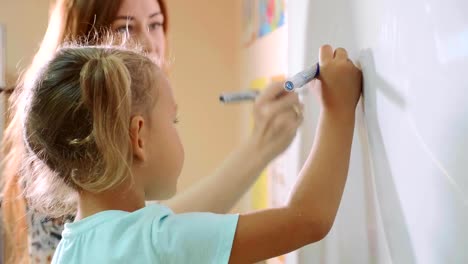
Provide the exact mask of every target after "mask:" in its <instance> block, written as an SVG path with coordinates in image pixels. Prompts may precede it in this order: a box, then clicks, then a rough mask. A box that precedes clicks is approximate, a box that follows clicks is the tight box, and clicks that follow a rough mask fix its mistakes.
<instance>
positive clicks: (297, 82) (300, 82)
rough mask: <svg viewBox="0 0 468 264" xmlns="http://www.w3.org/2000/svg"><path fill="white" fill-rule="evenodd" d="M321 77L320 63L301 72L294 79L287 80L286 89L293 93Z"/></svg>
mask: <svg viewBox="0 0 468 264" xmlns="http://www.w3.org/2000/svg"><path fill="white" fill-rule="evenodd" d="M319 75H320V66H319V64H318V63H316V64H314V66H312V67H310V68H309V69H306V70H304V71H301V72H300V73H298V74H296V75H294V76H293V77H291V78H289V79H288V80H286V82H285V83H284V89H285V90H286V91H288V92H292V91H294V90H296V89H298V88H301V87H302V86H304V85H306V84H307V83H309V82H310V81H312V80H313V79H315V78H317V77H318V76H319Z"/></svg>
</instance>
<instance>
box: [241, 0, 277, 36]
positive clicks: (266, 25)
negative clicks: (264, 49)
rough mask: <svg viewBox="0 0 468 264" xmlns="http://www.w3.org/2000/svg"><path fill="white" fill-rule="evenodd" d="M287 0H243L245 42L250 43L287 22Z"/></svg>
mask: <svg viewBox="0 0 468 264" xmlns="http://www.w3.org/2000/svg"><path fill="white" fill-rule="evenodd" d="M285 15H286V3H285V0H244V1H243V16H242V28H243V43H244V44H245V45H250V44H251V43H253V42H254V41H255V40H256V39H258V38H261V37H264V36H266V35H268V34H269V33H271V32H273V31H275V30H276V29H278V28H280V27H281V26H284V25H285V23H286V17H285Z"/></svg>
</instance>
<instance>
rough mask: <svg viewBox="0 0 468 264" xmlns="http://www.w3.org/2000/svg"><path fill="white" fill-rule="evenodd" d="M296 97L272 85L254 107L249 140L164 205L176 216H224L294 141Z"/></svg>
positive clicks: (297, 117) (296, 122)
mask: <svg viewBox="0 0 468 264" xmlns="http://www.w3.org/2000/svg"><path fill="white" fill-rule="evenodd" d="M294 108H296V109H302V105H301V104H300V102H299V98H298V96H297V94H295V93H285V92H284V89H283V85H282V84H281V83H274V84H272V85H270V87H268V88H267V89H266V91H265V92H264V93H262V94H261V95H260V97H259V98H258V100H257V101H256V103H255V106H254V118H255V127H254V130H253V133H252V135H251V136H250V138H249V140H248V141H247V142H246V143H244V144H243V145H241V146H240V147H238V148H237V149H236V150H234V151H233V152H232V153H231V154H230V155H229V156H228V158H227V159H226V160H225V161H224V162H223V164H222V165H221V166H220V167H219V168H218V169H217V170H216V171H215V173H214V174H212V175H210V176H208V177H206V178H204V179H202V180H200V181H199V182H197V183H196V184H194V185H193V186H192V187H191V188H189V189H188V190H186V191H184V192H182V193H180V194H177V195H176V196H175V197H174V198H172V199H170V200H168V201H166V202H164V203H165V204H166V205H168V206H169V207H170V208H172V209H173V210H174V211H175V212H177V213H184V212H214V213H226V212H228V211H229V210H230V209H231V208H232V207H233V206H234V205H235V203H236V202H237V201H238V200H239V199H240V198H241V197H242V195H243V194H244V193H245V192H246V191H247V190H248V189H249V188H250V186H251V185H252V184H253V183H254V182H255V180H256V179H257V177H258V176H259V175H260V173H261V171H262V170H263V169H264V168H265V167H266V166H267V165H268V163H269V162H270V161H271V160H272V159H273V158H275V157H276V156H277V155H278V154H280V153H281V152H283V151H284V150H285V149H286V148H287V147H288V146H289V144H290V143H291V141H292V140H293V138H294V136H295V134H296V130H297V128H298V127H299V125H300V124H301V122H302V117H301V116H297V115H296V113H295V112H294V111H293V109H294Z"/></svg>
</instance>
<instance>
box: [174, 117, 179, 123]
mask: <svg viewBox="0 0 468 264" xmlns="http://www.w3.org/2000/svg"><path fill="white" fill-rule="evenodd" d="M179 123H180V119H179V117H176V118H175V119H174V124H176V125H177V124H179Z"/></svg>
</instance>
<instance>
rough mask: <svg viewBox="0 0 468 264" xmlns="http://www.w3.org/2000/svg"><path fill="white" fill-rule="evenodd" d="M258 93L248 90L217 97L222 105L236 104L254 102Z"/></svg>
mask: <svg viewBox="0 0 468 264" xmlns="http://www.w3.org/2000/svg"><path fill="white" fill-rule="evenodd" d="M259 93H260V92H259V91H254V90H248V91H242V92H232V93H223V94H221V95H220V96H219V101H221V102H222V103H237V102H242V101H255V98H257V96H258V94H259Z"/></svg>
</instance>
